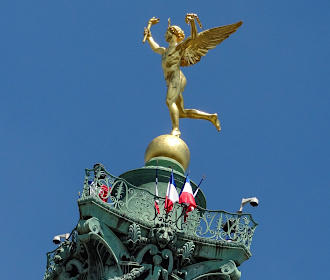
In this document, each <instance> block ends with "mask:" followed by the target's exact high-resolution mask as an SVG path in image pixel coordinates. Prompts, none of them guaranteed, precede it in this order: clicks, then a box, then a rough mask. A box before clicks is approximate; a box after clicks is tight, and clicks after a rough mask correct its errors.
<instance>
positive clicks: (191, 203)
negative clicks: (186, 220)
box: [179, 175, 196, 215]
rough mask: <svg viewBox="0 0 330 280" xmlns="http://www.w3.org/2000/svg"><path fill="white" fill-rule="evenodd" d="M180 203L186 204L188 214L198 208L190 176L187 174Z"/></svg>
mask: <svg viewBox="0 0 330 280" xmlns="http://www.w3.org/2000/svg"><path fill="white" fill-rule="evenodd" d="M179 203H181V204H184V205H185V206H186V207H187V208H186V213H185V214H186V215H187V214H188V213H189V212H191V211H192V210H194V209H195V208H196V202H195V198H194V195H193V191H192V188H191V184H190V179H189V176H188V175H187V177H186V180H185V183H184V185H183V188H182V190H181V194H180V198H179Z"/></svg>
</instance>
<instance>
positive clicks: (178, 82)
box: [144, 13, 242, 137]
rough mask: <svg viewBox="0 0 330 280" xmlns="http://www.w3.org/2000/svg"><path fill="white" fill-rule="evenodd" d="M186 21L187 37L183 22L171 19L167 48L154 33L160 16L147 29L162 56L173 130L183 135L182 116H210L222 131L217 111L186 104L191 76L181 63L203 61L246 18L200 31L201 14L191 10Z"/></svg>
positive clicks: (154, 47) (151, 21)
mask: <svg viewBox="0 0 330 280" xmlns="http://www.w3.org/2000/svg"><path fill="white" fill-rule="evenodd" d="M185 21H186V23H187V24H188V25H190V27H191V35H190V36H189V37H188V38H187V39H185V35H184V32H183V30H182V29H181V28H180V27H179V26H176V25H171V22H170V19H169V20H168V28H167V31H166V33H165V40H166V42H168V44H169V45H168V47H167V48H164V47H160V46H159V45H158V44H157V43H156V42H155V40H154V39H153V37H152V35H151V31H150V28H151V26H152V25H154V24H156V23H158V22H159V19H157V18H151V19H150V20H149V22H148V26H147V27H146V28H145V29H144V41H145V40H147V41H148V43H149V45H150V47H151V49H152V50H153V51H154V52H156V53H158V54H160V55H161V56H162V68H163V72H164V78H165V80H166V85H167V94H166V105H167V107H168V109H169V111H170V117H171V121H172V132H171V134H172V135H175V136H178V137H180V135H181V132H180V130H179V119H180V118H191V119H203V120H208V121H210V122H211V123H212V124H213V125H214V126H215V127H216V128H217V130H218V131H220V130H221V126H220V121H219V119H218V114H217V113H215V114H209V113H206V112H202V111H200V110H196V109H186V108H184V103H183V96H182V93H183V91H184V88H185V86H186V83H187V80H186V78H185V76H184V75H183V73H182V71H181V70H180V67H185V66H190V65H194V64H196V63H197V62H199V61H200V60H201V58H202V57H203V56H205V55H206V54H207V52H208V51H209V50H210V49H213V48H215V47H216V46H217V45H218V44H220V43H221V42H222V41H223V40H225V39H227V38H228V37H229V36H230V35H231V34H233V33H234V32H235V31H236V30H237V29H238V28H239V27H240V26H241V25H242V21H239V22H237V23H234V24H230V25H225V26H220V27H215V28H211V29H208V30H205V31H202V32H200V33H197V27H196V22H197V23H198V25H199V27H200V28H202V25H201V23H200V20H199V18H198V16H197V15H196V14H191V13H190V14H187V15H186V18H185ZM195 21H196V22H195ZM184 39H185V40H184Z"/></svg>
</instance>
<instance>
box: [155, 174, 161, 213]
mask: <svg viewBox="0 0 330 280" xmlns="http://www.w3.org/2000/svg"><path fill="white" fill-rule="evenodd" d="M155 196H156V198H155V209H156V211H157V213H158V214H159V213H160V211H159V200H158V199H157V197H158V168H157V169H156V184H155Z"/></svg>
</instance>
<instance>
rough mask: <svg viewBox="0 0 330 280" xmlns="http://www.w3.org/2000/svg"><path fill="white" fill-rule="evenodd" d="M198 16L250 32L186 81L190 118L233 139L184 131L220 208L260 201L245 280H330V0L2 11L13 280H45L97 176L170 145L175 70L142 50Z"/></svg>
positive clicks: (6, 4) (187, 126)
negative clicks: (53, 253)
mask: <svg viewBox="0 0 330 280" xmlns="http://www.w3.org/2000/svg"><path fill="white" fill-rule="evenodd" d="M187 12H195V13H198V14H199V16H200V19H201V21H202V23H203V25H204V27H205V28H211V27H215V26H220V25H225V24H230V23H233V22H236V21H238V20H243V22H244V24H243V26H242V27H241V28H240V29H239V30H238V31H237V33H235V34H234V35H233V36H231V37H230V38H229V39H227V40H226V41H225V42H224V43H223V44H221V45H220V46H219V47H218V48H216V49H215V50H212V51H210V52H209V53H208V54H207V56H206V57H205V58H203V59H202V61H201V62H200V63H199V64H197V65H195V66H194V67H190V68H185V69H184V73H185V75H186V77H187V80H188V84H187V87H186V90H185V93H184V97H185V104H186V106H187V107H192V108H199V109H202V110H205V111H208V112H218V113H219V117H220V120H221V122H222V128H223V130H222V131H221V133H217V131H216V130H215V128H214V127H212V126H211V125H210V124H209V123H207V122H205V121H198V120H182V121H181V127H182V138H183V139H184V140H185V141H186V142H187V144H188V145H189V147H190V151H191V164H190V171H191V177H192V179H193V180H195V181H199V180H200V178H201V176H202V175H203V174H206V176H207V180H206V181H205V183H204V185H203V190H204V193H205V194H206V197H207V203H208V208H210V209H224V210H227V211H236V210H237V208H238V207H239V204H240V199H241V198H242V197H246V196H257V197H259V199H260V206H259V207H258V208H255V209H248V208H246V210H249V211H251V213H252V214H253V216H254V218H255V220H256V221H257V222H258V223H259V227H258V229H257V231H256V234H255V238H254V241H253V243H252V247H251V250H252V254H253V256H252V258H251V259H250V260H248V261H247V262H245V263H244V264H243V265H242V266H241V267H240V269H241V271H242V279H253V280H264V279H268V280H273V279H274V280H275V279H279V278H281V279H318V278H322V279H330V273H329V270H328V269H327V266H328V258H329V251H330V242H329V235H330V226H329V222H328V221H329V214H330V203H329V200H330V191H329V183H330V174H329V166H330V148H329V144H330V141H329V138H330V113H329V107H330V104H329V103H330V95H329V94H330V91H329V85H328V83H329V65H330V36H329V32H330V31H329V29H330V24H329V18H330V2H329V1H328V0H319V1H307V0H303V1H297V0H292V1H284V0H280V1H254V0H250V1H247V0H235V1H234V0H231V1H214V0H208V1H206V0H205V1H195V0H190V1H177V0H175V1H173V0H166V1H160V0H154V1H124V0H122V1H110V0H98V1H85V0H79V1H78V0H56V1H51V0H46V1H45V0H39V1H37V0H31V1H26V0H24V1H15V0H2V1H1V2H0V30H1V32H0V34H1V37H0V41H1V43H0V94H1V110H0V131H1V137H0V159H1V161H0V170H1V177H2V197H3V199H2V203H1V206H0V207H1V213H2V221H1V237H2V238H1V239H2V245H1V249H2V254H1V256H0V261H1V264H2V271H1V274H2V276H1V278H2V279H23V278H24V279H41V278H42V276H43V273H44V270H45V264H46V255H45V253H46V252H47V251H50V250H52V249H53V248H54V247H53V244H52V243H51V239H52V237H53V236H54V235H55V234H58V233H63V232H68V231H71V229H72V228H73V227H74V226H75V224H76V223H77V221H78V208H77V204H76V199H77V193H78V191H81V189H82V183H83V176H84V168H86V167H91V166H92V165H93V163H95V162H102V163H103V164H104V165H105V166H106V167H107V169H108V170H109V171H110V172H111V173H112V174H114V175H119V174H121V173H123V172H125V171H127V170H129V169H134V168H138V167H141V166H143V155H144V151H145V148H146V147H147V145H148V143H149V142H150V141H151V139H153V138H154V137H156V136H158V135H160V134H165V133H168V132H169V131H170V119H169V114H168V110H167V108H166V106H165V93H166V89H165V82H164V80H163V77H162V71H161V66H160V57H159V56H158V55H156V54H155V53H153V52H152V51H151V50H150V48H149V47H148V46H147V45H143V44H142V43H141V40H142V33H143V27H144V26H145V25H146V24H147V21H148V19H149V18H150V17H152V16H157V17H159V18H160V19H161V22H160V23H159V24H158V25H156V26H154V27H153V30H152V31H153V36H154V37H155V39H156V40H157V41H158V42H159V43H160V44H162V45H165V41H164V32H165V30H166V26H167V18H168V17H171V19H172V23H173V24H176V25H180V26H182V27H183V28H184V30H185V32H186V33H189V28H188V26H187V25H186V24H185V23H184V16H185V14H186V13H187Z"/></svg>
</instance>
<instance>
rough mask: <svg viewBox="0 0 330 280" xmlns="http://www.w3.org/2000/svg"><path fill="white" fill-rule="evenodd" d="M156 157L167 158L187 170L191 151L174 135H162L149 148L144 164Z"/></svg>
mask: <svg viewBox="0 0 330 280" xmlns="http://www.w3.org/2000/svg"><path fill="white" fill-rule="evenodd" d="M154 157H167V158H171V159H174V160H176V161H177V162H179V163H180V164H181V165H182V166H183V168H184V169H185V170H187V167H188V165H189V162H190V151H189V148H188V146H187V144H186V143H185V142H184V141H183V140H182V139H180V138H179V137H177V136H174V135H168V134H165V135H160V136H158V137H156V138H155V139H153V140H152V141H151V142H150V144H149V145H148V147H147V150H146V152H145V155H144V162H148V161H149V160H150V159H152V158H154Z"/></svg>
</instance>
